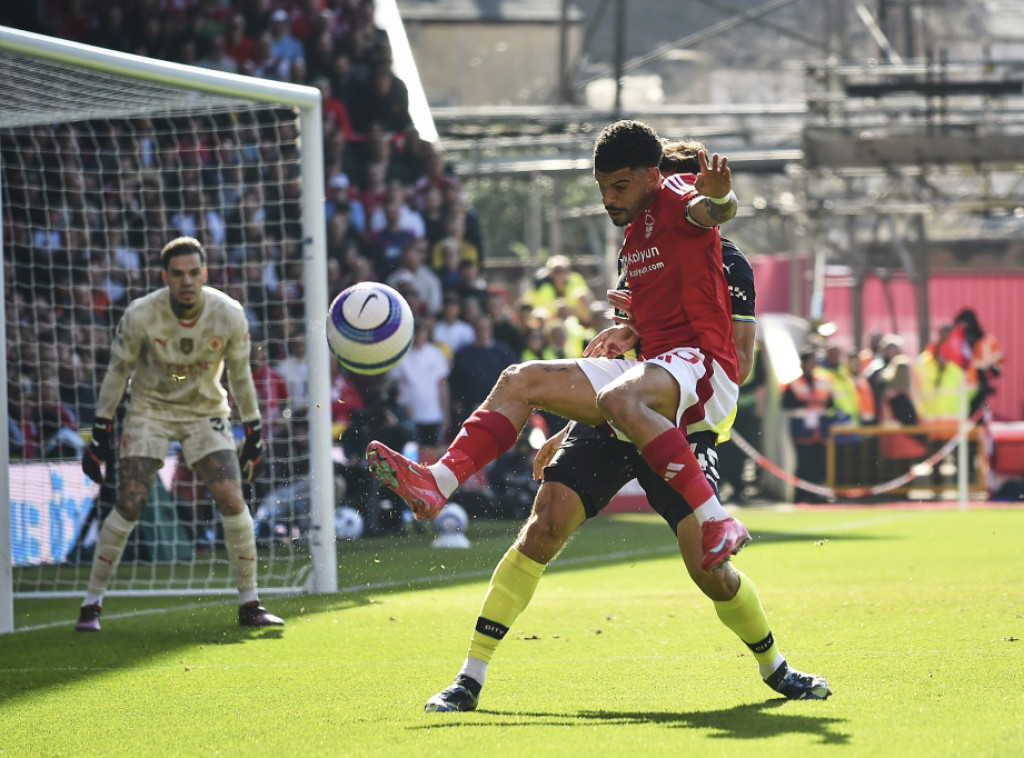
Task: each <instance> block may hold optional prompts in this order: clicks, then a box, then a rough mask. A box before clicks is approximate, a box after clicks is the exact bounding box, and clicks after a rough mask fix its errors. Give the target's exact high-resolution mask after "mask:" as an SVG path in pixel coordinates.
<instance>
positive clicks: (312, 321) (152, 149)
mask: <svg viewBox="0 0 1024 758" xmlns="http://www.w3.org/2000/svg"><path fill="white" fill-rule="evenodd" d="M0 103H3V106H2V107H0V189H2V220H3V262H4V271H3V276H4V289H3V297H4V304H5V314H6V319H5V333H4V335H3V340H4V342H5V345H6V354H7V361H6V362H5V369H4V371H5V379H6V381H5V382H4V383H3V385H2V387H3V388H5V391H6V394H7V397H6V400H7V407H8V411H9V412H8V419H9V423H8V435H7V440H6V444H2V445H0V453H2V458H3V459H2V460H0V471H2V472H4V473H3V475H5V476H6V477H8V481H7V482H6V483H5V484H7V486H5V487H3V488H2V489H3V491H4V493H5V494H7V493H9V494H7V497H5V499H4V502H3V506H2V507H3V514H2V515H3V517H4V520H3V521H0V525H2V528H0V532H7V527H6V525H7V524H9V525H10V531H9V532H7V534H6V535H5V536H6V538H7V539H5V540H3V541H0V548H2V551H0V558H4V556H5V555H6V556H8V558H6V559H4V562H5V563H7V564H9V567H10V570H8V571H5V572H4V573H3V575H2V579H3V581H2V582H0V600H3V599H4V598H5V597H6V598H7V599H8V600H7V604H6V608H7V610H6V611H5V610H4V604H3V603H0V631H5V629H4V628H3V627H4V625H5V624H4V616H5V615H8V614H10V613H11V611H10V607H11V606H10V598H11V597H14V596H41V595H65V594H66V595H79V594H81V593H83V592H84V591H85V586H86V581H87V579H88V574H89V566H90V561H91V545H92V541H93V540H94V539H95V533H96V530H97V527H98V523H99V519H101V518H102V517H103V516H105V515H106V513H107V512H108V511H109V509H110V508H111V507H112V505H113V502H114V498H115V497H116V493H115V491H114V488H112V487H110V488H107V487H105V488H103V489H102V490H101V489H100V488H99V487H98V486H96V485H95V484H93V483H92V482H91V481H89V480H88V479H87V478H86V477H85V475H84V474H83V473H82V471H81V467H80V464H79V459H80V455H81V449H82V445H83V444H84V443H85V442H87V440H88V434H89V430H90V429H91V425H92V420H93V417H94V413H95V408H94V405H95V399H96V393H97V392H98V388H99V384H100V381H101V380H102V377H103V373H104V371H105V369H106V366H107V362H108V358H109V351H110V341H111V335H112V333H113V329H114V327H115V326H116V324H117V321H118V319H119V318H120V315H121V314H122V313H123V312H124V308H125V306H126V305H127V303H128V302H129V301H130V300H132V299H133V298H135V297H138V296H139V295H142V294H145V293H147V292H149V291H151V290H153V289H155V288H157V287H160V286H162V284H161V280H160V265H159V251H160V249H161V247H162V246H163V245H164V244H165V243H166V242H167V241H168V240H170V239H172V238H174V237H177V236H180V235H183V234H184V235H190V236H195V237H197V238H198V239H200V240H201V241H202V242H203V243H204V244H205V246H206V249H207V252H208V256H209V272H210V281H209V283H210V285H212V286H214V287H217V288H219V289H222V290H223V291H225V292H227V293H228V294H229V295H231V296H233V297H234V298H236V299H237V300H239V301H240V302H241V303H243V305H244V306H245V307H246V310H247V313H248V316H249V320H250V324H251V337H252V344H253V372H254V377H255V379H256V381H257V389H258V392H259V395H260V410H261V416H262V419H263V427H264V430H265V431H264V436H265V438H266V440H267V443H268V457H267V459H266V462H265V465H264V466H263V469H262V471H261V472H260V474H259V475H258V477H257V480H256V481H255V483H254V485H253V488H252V493H251V494H252V497H251V500H252V501H253V504H254V505H255V506H256V509H255V517H256V522H257V540H258V544H259V546H260V570H259V582H260V587H261V590H262V591H264V592H273V591H278V592H280V591H294V590H297V589H300V588H305V589H310V590H314V591H333V590H334V589H336V582H337V579H336V568H335V552H334V535H333V512H334V496H333V487H334V480H333V476H332V475H331V470H332V465H333V464H332V461H331V432H330V398H329V393H330V390H329V386H330V368H329V365H330V364H329V362H328V356H327V348H326V343H325V340H323V339H321V336H322V335H323V333H324V319H325V317H326V311H327V291H326V276H325V271H326V265H325V254H324V239H323V238H324V222H323V218H324V216H323V190H322V188H323V163H322V161H323V158H322V147H321V132H320V99H319V93H318V92H317V91H316V90H315V89H313V88H309V87H301V86H296V85H290V84H281V83H276V82H269V81H265V80H259V79H254V78H249V77H240V76H231V75H224V74H219V73H216V72H211V71H205V70H202V69H194V68H190V67H185V66H180V65H177V64H167V63H161V62H157V61H152V60H148V59H143V58H138V57H135V56H128V55H122V54H118V53H111V52H108V51H102V50H99V49H97V48H92V47H87V46H84V45H77V44H73V43H64V42H60V41H58V40H53V39H49V38H46V37H40V36H38V35H32V34H28V33H24V32H15V31H13V30H9V29H4V28H0ZM281 380H283V384H282V381H281ZM0 391H3V390H0ZM121 411H122V412H123V403H122V408H121ZM235 421H236V422H237V421H239V420H238V419H237V418H236V419H235ZM236 432H240V429H239V430H236ZM0 484H4V482H0ZM234 591H235V590H234V583H233V581H232V579H231V572H230V567H229V564H228V562H227V557H226V553H225V551H224V548H223V537H222V533H221V529H220V525H219V517H218V515H217V512H216V508H215V507H214V506H213V503H212V500H211V499H210V497H209V494H208V493H207V492H206V490H205V487H204V486H203V485H202V484H201V482H199V481H198V480H197V479H196V478H195V477H194V476H193V474H192V473H191V472H190V470H189V469H188V468H187V467H186V466H185V465H184V463H183V461H182V459H181V457H180V452H179V451H178V450H177V449H176V446H172V448H171V449H170V450H169V451H168V456H167V460H166V464H165V466H164V468H163V469H162V470H161V472H160V476H159V477H158V481H157V482H156V484H155V486H154V488H153V491H152V493H151V496H150V501H149V506H148V507H147V508H146V511H145V513H144V515H143V518H142V520H141V521H140V523H139V525H138V526H137V527H136V530H135V533H134V534H133V536H132V539H131V541H130V542H129V545H128V548H127V549H126V551H125V555H124V559H123V562H122V564H121V566H120V568H119V569H118V572H117V575H116V578H115V580H114V582H113V583H112V584H111V589H110V592H111V594H114V593H119V592H120V593H162V594H179V593H200V592H201V593H202V594H203V595H209V594H213V593H218V592H225V593H228V592H231V593H233V592H234ZM9 629H10V624H9V623H8V624H7V629H6V630H9Z"/></svg>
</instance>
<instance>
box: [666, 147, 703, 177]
mask: <svg viewBox="0 0 1024 758" xmlns="http://www.w3.org/2000/svg"><path fill="white" fill-rule="evenodd" d="M706 149H707V148H705V147H704V143H703V142H698V141H697V140H693V139H681V140H675V141H673V142H665V143H664V145H662V148H661V163H659V164H658V168H660V169H661V173H663V174H664V175H665V176H670V175H671V174H699V173H700V161H699V160H697V153H698V152H699V151H701V150H706Z"/></svg>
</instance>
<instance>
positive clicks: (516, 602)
mask: <svg viewBox="0 0 1024 758" xmlns="http://www.w3.org/2000/svg"><path fill="white" fill-rule="evenodd" d="M700 149H703V145H701V144H700V143H696V142H689V141H681V142H674V143H669V144H667V145H665V148H664V151H663V157H662V161H661V164H660V168H661V171H662V173H663V174H666V175H668V174H674V173H695V172H696V171H697V170H699V164H698V163H697V160H696V157H695V156H696V154H697V151H698V150H700ZM722 264H723V268H724V273H725V279H726V283H727V284H728V286H729V294H730V296H731V301H732V320H733V337H734V339H735V341H736V352H737V355H738V356H739V364H740V365H739V369H740V371H739V374H740V377H741V378H742V377H746V375H747V374H748V373H750V369H751V366H752V363H753V354H754V338H755V321H754V302H755V290H754V272H753V270H752V268H751V266H750V263H749V262H748V261H747V259H746V257H745V256H744V255H743V253H741V252H740V251H739V249H738V248H737V247H736V246H735V245H733V244H732V243H731V242H729V241H728V240H725V239H723V240H722ZM609 297H610V302H611V303H612V304H613V305H617V306H620V307H622V308H624V309H625V308H628V303H629V300H628V296H625V295H623V294H622V293H621V292H620V293H614V295H613V293H609ZM627 315H628V313H627ZM731 418H732V417H730V419H729V420H728V421H727V422H725V423H724V424H723V426H725V427H726V429H727V428H728V427H729V426H731ZM716 437H717V435H716V433H715V432H713V431H712V432H707V431H705V432H697V433H694V434H690V435H688V441H689V442H690V445H691V447H692V448H693V450H694V454H695V455H696V458H697V460H698V462H699V463H700V465H701V468H702V469H703V470H704V473H705V476H706V477H707V478H708V481H709V482H710V483H711V484H712V485H713V486H714V487H715V488H716V490H717V485H718V472H717V454H716V452H715V444H716V442H717V440H716ZM542 472H543V477H544V479H543V482H542V484H541V487H540V490H539V491H538V493H537V496H536V498H535V500H534V503H533V513H532V514H531V515H530V517H529V519H528V520H527V521H526V523H525V524H524V525H523V528H522V529H521V531H520V532H519V536H518V538H517V539H516V541H515V543H514V544H513V545H512V547H511V548H509V550H508V552H507V553H505V556H504V557H503V558H502V559H501V561H500V562H499V563H498V566H497V567H496V568H495V570H494V574H493V576H492V577H491V583H490V586H489V587H488V589H487V594H486V595H485V596H484V601H483V605H482V607H481V609H480V616H479V617H478V619H477V623H476V629H475V630H474V632H473V636H472V638H471V640H470V646H469V654H468V656H467V657H466V660H465V662H464V663H463V665H462V669H461V670H460V671H459V673H458V675H457V676H456V677H455V681H454V683H453V684H451V685H450V686H448V687H447V688H445V689H444V690H442V691H441V692H439V693H438V694H436V695H434V696H433V697H431V698H430V699H429V700H428V701H427V704H426V709H425V710H426V711H428V712H441V711H470V710H475V709H476V706H477V703H478V702H479V698H480V692H481V689H482V687H483V684H484V681H485V679H486V677H487V666H488V663H489V662H490V659H491V656H492V655H493V654H494V652H495V650H497V648H498V645H499V644H500V643H501V640H502V639H503V638H504V636H505V634H506V633H507V632H508V629H509V627H510V626H511V625H512V623H513V622H514V621H515V620H516V618H518V616H519V614H520V613H522V611H523V610H525V609H526V606H527V605H528V604H529V602H530V599H531V598H532V597H533V593H534V590H535V589H536V588H537V585H538V584H539V582H540V578H541V576H542V575H543V572H544V569H545V568H546V566H547V564H548V563H549V562H550V561H552V560H554V558H555V557H556V556H557V555H558V553H559V552H560V551H561V549H562V548H563V547H564V546H565V544H566V543H567V542H568V541H569V539H570V537H572V535H573V534H574V533H575V532H576V530H577V529H579V527H580V526H582V525H583V522H584V521H585V520H586V519H589V518H592V517H594V516H596V515H597V514H598V513H599V512H600V511H601V510H602V509H603V508H604V507H605V506H606V505H608V503H609V502H610V501H611V499H612V497H614V495H615V493H616V492H618V490H619V489H621V487H622V486H623V485H625V484H626V483H627V482H628V481H629V480H630V479H632V478H634V477H636V478H637V479H638V480H639V482H640V484H641V486H642V487H643V488H644V490H645V492H646V494H647V498H648V500H649V501H650V504H651V506H652V507H653V508H654V510H656V511H657V512H658V513H659V514H660V515H661V516H662V517H663V518H664V519H665V521H666V522H667V523H668V525H669V527H670V528H671V529H672V531H673V532H674V533H675V535H676V538H677V540H678V542H679V551H680V553H681V554H682V557H683V561H684V563H685V564H686V568H687V571H688V572H689V574H690V577H691V578H692V579H693V581H694V582H695V583H696V584H697V586H698V587H699V588H700V589H701V591H702V592H703V593H704V594H705V595H707V597H708V598H709V599H710V600H712V601H713V602H714V605H715V611H716V612H717V615H718V617H719V619H720V620H721V621H722V623H723V624H724V625H725V626H727V627H728V628H729V629H730V630H732V632H733V633H734V634H736V636H738V637H739V638H740V640H741V641H742V642H743V643H744V644H746V646H747V647H748V648H750V650H751V652H752V653H753V655H754V658H755V660H756V661H757V667H758V671H759V673H760V675H761V677H762V679H764V681H765V683H766V684H767V685H768V686H769V687H771V688H772V689H773V690H775V691H776V692H778V693H780V694H781V695H784V696H785V697H787V698H791V699H796V700H809V699H825V698H827V697H828V696H829V695H830V694H832V693H831V691H830V690H829V688H828V684H827V682H826V681H825V680H824V679H823V678H821V677H819V676H815V675H813V674H805V673H803V672H801V671H797V670H796V669H792V668H790V667H789V665H788V663H787V662H786V659H785V657H784V656H783V655H782V653H781V652H779V649H778V647H777V646H776V644H775V638H774V636H773V635H772V632H771V629H770V627H769V624H768V619H767V617H766V616H765V613H764V610H763V608H762V606H761V600H760V598H759V596H758V593H757V588H756V587H755V586H754V584H753V582H752V581H750V579H749V578H748V577H747V576H746V575H744V574H743V573H742V572H740V571H739V570H737V569H736V568H735V567H734V566H733V565H732V563H731V562H726V563H725V564H723V566H722V568H721V569H720V570H718V571H714V572H709V571H706V570H704V569H703V568H702V567H701V557H702V550H703V548H702V545H701V535H700V527H699V526H698V525H697V523H696V519H695V518H690V517H691V516H692V514H693V511H692V509H691V508H690V506H689V505H688V504H687V502H686V501H685V500H684V499H683V497H682V496H681V495H679V494H678V493H677V492H676V491H675V490H673V489H672V488H671V487H669V486H668V485H667V484H666V483H665V481H664V480H663V479H662V478H661V477H660V476H657V475H656V474H655V473H654V472H653V471H652V470H651V468H650V467H649V466H648V465H647V464H646V463H645V462H644V460H643V458H642V457H641V456H640V454H639V453H638V452H637V450H636V448H635V447H634V446H633V445H632V443H629V442H626V441H622V440H619V439H617V438H615V437H614V436H613V435H610V434H608V433H607V431H606V430H602V429H600V428H597V427H593V426H588V425H586V424H579V423H576V422H571V423H570V424H569V425H568V426H567V427H566V428H565V429H563V430H562V431H561V432H559V433H558V434H556V435H555V436H554V437H552V438H551V439H549V440H548V441H547V442H546V443H545V444H544V446H543V447H542V448H541V449H540V451H538V453H537V458H536V460H535V461H534V477H535V478H538V479H539V478H540V477H541V473H542Z"/></svg>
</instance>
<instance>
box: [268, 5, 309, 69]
mask: <svg viewBox="0 0 1024 758" xmlns="http://www.w3.org/2000/svg"><path fill="white" fill-rule="evenodd" d="M270 39H271V53H272V55H273V57H274V58H277V59H279V60H281V61H282V62H285V63H287V64H288V66H289V68H290V67H291V65H292V64H294V63H296V62H297V61H302V60H305V57H306V51H305V50H304V49H303V47H302V43H301V42H299V40H297V39H296V38H295V37H293V36H292V29H291V19H290V18H289V16H288V11H286V10H281V9H279V10H276V11H274V12H273V13H272V14H271V16H270Z"/></svg>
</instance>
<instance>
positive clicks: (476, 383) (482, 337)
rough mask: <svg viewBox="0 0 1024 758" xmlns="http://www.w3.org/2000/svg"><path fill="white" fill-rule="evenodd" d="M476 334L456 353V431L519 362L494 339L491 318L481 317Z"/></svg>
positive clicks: (453, 385) (453, 372)
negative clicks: (509, 369)
mask: <svg viewBox="0 0 1024 758" xmlns="http://www.w3.org/2000/svg"><path fill="white" fill-rule="evenodd" d="M473 330H474V340H473V342H472V343H471V344H469V345H467V346H466V347H464V348H462V349H461V350H459V351H458V352H457V353H455V364H454V365H453V366H452V374H451V391H452V416H453V419H452V421H453V424H452V427H451V428H453V429H454V428H457V427H459V426H460V425H461V424H462V422H463V421H465V420H466V418H468V417H469V414H470V413H471V412H472V411H473V410H474V409H475V408H476V407H477V406H479V405H480V403H482V402H483V401H484V400H485V399H486V398H487V395H489V394H490V391H491V388H492V387H493V386H494V384H495V382H497V381H498V377H499V376H501V372H502V371H504V370H505V369H506V368H507V367H509V366H511V365H512V364H513V363H515V362H516V354H515V353H514V352H513V351H512V348H510V347H509V346H508V345H506V344H505V343H504V342H498V341H497V340H495V339H494V323H493V321H492V320H491V317H490V316H488V315H486V314H483V315H480V316H479V317H477V319H476V320H475V321H474V323H473ZM385 444H386V443H385Z"/></svg>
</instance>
